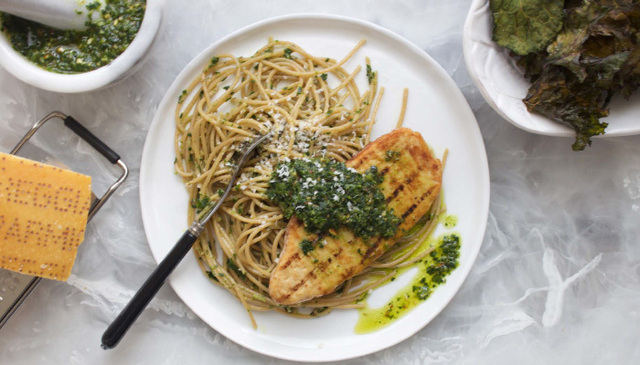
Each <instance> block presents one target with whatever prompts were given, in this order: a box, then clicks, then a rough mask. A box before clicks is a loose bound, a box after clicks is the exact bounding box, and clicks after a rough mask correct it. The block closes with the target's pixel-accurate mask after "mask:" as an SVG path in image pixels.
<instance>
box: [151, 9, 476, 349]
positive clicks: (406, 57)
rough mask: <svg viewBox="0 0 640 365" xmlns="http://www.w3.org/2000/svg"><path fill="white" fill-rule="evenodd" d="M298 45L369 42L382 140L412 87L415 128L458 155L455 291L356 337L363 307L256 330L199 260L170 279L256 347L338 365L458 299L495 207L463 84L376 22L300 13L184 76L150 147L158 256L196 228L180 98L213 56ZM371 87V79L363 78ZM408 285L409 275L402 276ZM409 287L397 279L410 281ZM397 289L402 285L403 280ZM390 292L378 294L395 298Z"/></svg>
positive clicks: (263, 319)
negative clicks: (185, 171)
mask: <svg viewBox="0 0 640 365" xmlns="http://www.w3.org/2000/svg"><path fill="white" fill-rule="evenodd" d="M269 36H273V37H274V38H275V39H286V40H290V41H293V42H296V43H298V44H299V45H301V46H302V47H303V48H305V49H306V50H307V51H309V52H310V53H311V54H314V55H319V56H320V55H321V56H330V57H333V58H336V59H341V58H342V57H343V56H344V55H346V54H347V53H348V51H349V50H351V49H352V48H353V46H354V45H355V44H356V43H357V42H358V41H359V40H360V39H363V38H365V39H366V40H367V43H366V45H365V46H364V47H363V48H362V49H361V50H360V51H358V53H357V54H356V55H355V57H354V58H353V59H352V60H351V61H350V62H349V63H348V64H347V66H346V67H347V69H349V70H352V69H354V68H355V66H356V65H364V62H365V57H366V56H369V57H370V58H371V63H372V67H373V68H374V69H375V70H377V71H378V74H379V80H380V84H381V85H384V86H385V88H386V91H385V95H384V98H383V101H382V104H381V107H380V111H379V118H378V122H377V123H376V125H375V127H374V132H373V134H374V138H375V137H377V136H380V135H381V134H383V133H385V132H387V131H389V130H391V129H392V128H393V126H394V124H395V122H396V120H397V117H398V113H399V111H400V105H401V99H402V90H403V88H404V87H408V88H409V90H410V91H409V105H408V109H407V114H406V118H405V126H407V127H410V128H412V129H414V130H417V131H419V132H421V133H422V135H423V136H424V138H425V139H426V140H427V143H429V144H430V145H431V146H432V147H433V149H434V151H435V153H436V154H437V155H438V156H442V154H443V153H444V150H445V149H449V156H448V159H447V165H446V168H445V174H444V193H445V199H446V204H447V208H448V210H449V212H450V213H451V214H455V215H456V216H457V217H458V225H457V227H456V231H457V232H458V233H459V234H460V236H461V238H462V249H461V257H460V266H459V268H457V269H456V270H455V271H454V272H453V274H452V275H451V276H450V277H449V278H448V281H447V283H446V285H443V286H442V287H440V288H438V289H437V290H436V291H435V293H434V294H433V296H432V297H431V298H429V299H428V300H427V301H426V302H425V303H423V304H422V305H420V306H418V307H417V308H416V309H414V310H413V311H412V312H410V313H409V314H407V315H406V316H404V317H402V318H401V319H399V320H397V321H396V322H394V323H393V324H392V325H390V326H388V327H386V328H384V329H381V330H379V331H377V332H374V333H371V334H366V335H356V334H354V326H355V323H356V320H357V318H358V313H357V311H355V310H342V311H334V312H332V313H331V314H329V315H327V316H324V317H320V318H314V319H295V318H291V317H287V316H284V315H281V314H278V313H274V312H265V313H254V315H255V316H256V320H257V322H258V329H257V330H254V329H253V328H252V327H251V323H250V321H249V317H248V315H247V313H246V312H245V310H244V308H243V307H242V305H240V303H239V302H238V301H237V300H236V299H235V297H233V296H231V295H230V294H229V293H227V292H226V291H225V290H223V289H221V288H218V287H216V286H214V285H213V284H212V283H210V282H209V280H208V279H207V278H206V277H205V275H204V274H203V273H202V272H201V270H200V268H199V267H198V265H197V263H196V259H195V257H194V256H193V255H191V254H190V255H187V257H186V259H185V261H184V262H182V263H181V264H180V266H179V267H178V268H177V269H176V271H175V272H174V273H173V274H172V275H171V277H170V280H169V282H170V283H171V286H172V287H173V289H174V290H175V291H176V293H177V294H178V295H179V296H180V298H182V300H184V302H185V303H186V304H187V305H188V306H189V307H190V308H191V309H192V310H193V311H194V312H195V313H196V314H197V315H198V316H200V317H201V318H202V319H203V320H204V321H205V322H207V323H208V324H209V325H210V326H211V327H213V328H214V329H215V330H217V331H218V332H220V333H221V334H223V335H224V336H226V337H228V338H229V339H231V340H233V341H235V342H237V343H238V344H240V345H242V346H245V347H247V348H249V349H251V350H254V351H257V352H260V353H263V354H266V355H270V356H274V357H279V358H283V359H289V360H299V361H331V360H340V359H346V358H351V357H356V356H361V355H365V354H368V353H371V352H374V351H377V350H381V349H384V348H386V347H389V346H391V345H394V344H396V343H398V342H400V341H402V340H404V339H406V338H407V337H409V336H411V335H412V334H414V333H415V332H417V331H418V330H420V329H421V328H422V327H424V326H425V325H426V324H427V323H429V321H431V320H432V319H433V318H434V317H435V316H436V315H437V314H438V313H439V312H440V311H441V310H442V309H443V308H444V307H445V306H446V304H447V303H448V302H449V300H450V299H451V298H452V297H453V295H454V294H455V293H456V291H457V290H458V288H459V287H460V285H462V282H463V281H464V279H465V277H466V276H467V274H468V272H469V270H470V268H471V266H472V265H473V262H474V260H475V258H476V256H477V253H478V250H479V249H480V245H481V244H482V239H483V235H484V230H485V225H486V219H487V214H488V207H489V172H488V165H487V159H486V152H485V149H484V144H483V141H482V137H481V135H480V131H479V129H478V126H477V123H476V120H475V118H474V115H473V113H472V112H471V109H470V108H469V106H468V104H467V102H466V100H465V99H464V97H463V95H462V93H461V92H460V91H459V90H458V88H457V87H456V85H455V84H454V82H453V81H452V80H451V78H449V76H448V75H447V74H446V73H445V72H444V70H443V69H442V68H441V67H440V66H439V65H437V64H436V62H434V61H433V60H432V59H431V58H430V57H429V56H428V55H427V54H425V53H424V52H423V51H421V50H420V49H418V48H417V47H416V46H414V45H412V44H411V43H409V42H408V41H406V40H405V39H403V38H401V37H399V36H397V35H395V34H393V33H391V32H389V31H388V30H385V29H382V28H380V27H378V26H375V25H373V24H369V23H365V22H362V21H359V20H353V19H347V18H342V17H337V16H328V15H294V16H286V17H280V18H275V19H271V20H267V21H263V22H260V23H257V24H255V25H252V26H249V27H247V28H244V29H242V30H240V31H238V32H235V33H233V34H231V35H229V36H227V37H225V38H223V39H221V40H220V41H218V42H216V43H215V44H213V45H211V46H210V47H209V48H207V49H206V50H205V51H203V52H202V53H201V54H200V55H199V56H197V57H196V58H195V59H194V60H193V61H191V63H189V64H188V65H187V66H186V68H185V69H184V70H183V71H182V72H181V73H180V75H179V76H178V77H177V79H176V80H175V81H174V83H173V85H172V86H171V87H170V89H169V90H168V92H167V94H166V95H165V97H164V99H163V100H162V102H161V103H160V106H159V109H158V112H157V114H156V116H155V118H154V120H153V122H152V124H151V127H150V130H149V134H148V136H147V140H146V142H145V146H144V152H143V156H142V167H141V172H140V201H141V205H142V218H143V222H144V227H145V231H146V234H147V238H148V240H149V245H150V247H151V251H152V253H153V255H154V257H155V259H156V261H160V260H161V259H162V258H163V257H164V256H165V255H166V254H167V252H169V250H170V248H171V247H172V246H173V245H174V244H175V242H176V240H177V239H178V238H179V237H180V235H181V234H182V233H183V231H184V230H185V229H186V228H187V226H188V222H187V204H188V199H187V193H186V191H185V188H184V187H183V185H182V182H181V181H180V179H179V178H178V177H176V175H175V174H174V172H173V171H174V170H173V160H174V152H173V135H174V120H173V115H174V108H175V106H176V101H177V100H178V96H179V94H180V92H181V91H182V90H183V89H184V88H185V87H186V85H187V84H189V83H190V82H191V80H192V79H193V78H195V77H196V76H197V75H198V74H199V73H200V72H201V70H202V69H203V68H204V67H205V66H206V65H207V64H208V62H209V60H210V58H211V57H212V56H213V55H216V54H219V53H222V52H229V53H232V54H235V55H238V56H241V55H244V56H248V55H252V54H253V53H254V52H255V51H256V50H257V49H258V48H260V47H261V46H263V45H264V44H266V42H267V38H268V37H269ZM358 82H359V83H360V84H361V87H362V88H364V87H365V85H366V77H365V75H364V72H362V73H361V75H358ZM401 279H402V278H401ZM400 281H402V280H396V282H400ZM396 282H394V283H396ZM394 292H395V290H394V289H393V288H389V287H384V288H379V289H378V290H376V291H375V293H374V295H373V296H372V298H371V299H372V300H373V299H374V297H376V296H379V298H382V297H383V296H384V295H388V296H390V295H392V294H393V293H394Z"/></svg>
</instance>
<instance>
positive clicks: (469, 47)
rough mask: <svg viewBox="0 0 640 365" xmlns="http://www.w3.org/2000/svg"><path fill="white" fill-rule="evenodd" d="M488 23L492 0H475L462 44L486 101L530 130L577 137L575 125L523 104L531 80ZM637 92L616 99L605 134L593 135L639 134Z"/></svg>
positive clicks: (473, 77)
mask: <svg viewBox="0 0 640 365" xmlns="http://www.w3.org/2000/svg"><path fill="white" fill-rule="evenodd" d="M489 22H491V15H490V10H489V0H472V2H471V6H470V8H469V12H468V14H467V18H466V21H465V24H464V29H463V37H462V47H463V52H464V59H465V64H466V66H467V70H468V72H469V75H470V76H471V79H472V80H473V82H474V84H475V85H476V87H477V88H478V90H479V91H480V93H481V94H482V96H483V97H484V99H485V101H486V102H487V103H488V104H489V105H490V106H491V107H492V108H493V109H494V110H495V111H496V112H497V113H498V114H499V115H500V116H501V117H502V118H504V119H506V120H507V121H508V122H509V123H511V124H513V125H514V126H516V127H518V128H520V129H523V130H525V131H527V132H531V133H535V134H540V135H547V136H556V137H574V136H575V132H574V130H573V128H571V127H569V126H567V125H564V124H561V123H559V122H557V121H554V120H551V119H549V118H547V117H544V116H542V115H539V114H536V113H529V111H528V110H527V108H526V107H525V106H524V104H523V103H522V98H524V97H525V96H526V94H527V89H528V88H529V82H528V81H527V80H526V79H525V78H524V76H523V75H522V72H521V71H520V70H518V69H517V67H516V66H515V64H514V63H513V62H512V60H511V57H510V56H509V55H508V54H507V52H506V51H505V50H503V49H502V48H501V47H500V46H498V45H497V44H495V43H494V42H493V41H492V40H491V34H490V33H491V26H492V25H490V23H489ZM489 63H492V64H489ZM496 63H499V64H500V71H492V69H491V67H492V66H493V65H494V64H496ZM638 94H639V93H636V95H633V96H632V98H631V100H629V101H623V100H622V98H621V97H618V98H614V101H613V103H612V105H611V107H610V112H611V114H610V115H609V116H608V117H607V118H603V119H602V121H603V122H607V123H609V126H608V127H607V129H606V134H604V135H600V136H596V137H594V138H604V137H616V136H628V135H635V134H639V133H640V123H636V119H637V118H636V117H634V116H635V115H637V114H638V112H640V106H639V105H636V104H637V102H638V101H639V100H640V95H638ZM634 103H635V104H634Z"/></svg>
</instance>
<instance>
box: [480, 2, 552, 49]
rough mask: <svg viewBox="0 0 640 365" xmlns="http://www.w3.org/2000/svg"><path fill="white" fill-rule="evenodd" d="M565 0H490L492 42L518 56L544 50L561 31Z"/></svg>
mask: <svg viewBox="0 0 640 365" xmlns="http://www.w3.org/2000/svg"><path fill="white" fill-rule="evenodd" d="M563 4H564V0H491V4H490V5H491V12H492V13H493V19H494V22H495V24H496V27H495V29H494V32H493V40H494V41H495V42H496V43H498V44H499V45H501V46H502V47H506V48H508V49H510V50H511V51H513V53H515V54H517V55H521V56H523V55H526V54H528V53H531V52H538V51H541V50H542V49H544V47H546V45H547V44H549V42H551V41H552V40H553V39H554V38H555V36H556V34H558V32H559V31H560V29H561V28H562V6H563Z"/></svg>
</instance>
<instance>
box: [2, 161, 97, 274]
mask: <svg viewBox="0 0 640 365" xmlns="http://www.w3.org/2000/svg"><path fill="white" fill-rule="evenodd" d="M90 204H91V177H90V176H86V175H83V174H79V173H77V172H73V171H69V170H65V169H61V168H58V167H54V166H50V165H45V164H42V163H39V162H36V161H32V160H28V159H24V158H20V157H17V156H13V155H8V154H4V153H0V242H1V243H0V267H2V268H4V269H8V270H12V271H16V272H19V273H22V274H27V275H34V276H40V277H45V278H50V279H55V280H67V278H68V277H69V275H70V274H71V268H72V267H73V263H74V261H75V257H76V253H77V250H78V246H79V245H80V244H81V243H82V241H83V240H84V232H85V228H86V225H87V217H88V212H89V206H90Z"/></svg>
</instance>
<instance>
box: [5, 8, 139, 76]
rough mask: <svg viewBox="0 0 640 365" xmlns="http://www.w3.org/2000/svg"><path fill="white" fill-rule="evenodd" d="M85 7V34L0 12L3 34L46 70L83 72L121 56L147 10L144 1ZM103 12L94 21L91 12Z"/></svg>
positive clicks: (17, 49) (15, 47) (20, 50)
mask: <svg viewBox="0 0 640 365" xmlns="http://www.w3.org/2000/svg"><path fill="white" fill-rule="evenodd" d="M99 6H100V3H98V2H97V1H96V2H91V3H89V4H87V5H86V6H85V8H86V10H87V11H86V12H84V13H86V14H87V21H86V23H85V24H86V26H87V29H86V30H83V31H73V30H60V29H54V28H51V27H48V26H46V25H42V24H38V23H35V22H32V21H29V20H26V19H22V18H19V17H16V16H13V15H9V14H5V13H0V21H1V22H2V31H3V32H4V33H5V35H6V36H7V38H8V39H9V40H10V42H11V45H12V47H13V49H15V50H16V51H18V52H19V53H20V54H22V55H23V56H24V57H25V58H27V59H28V60H29V61H31V62H33V63H35V64H36V65H38V66H40V67H42V68H43V69H45V70H48V71H52V72H57V73H80V72H87V71H91V70H94V69H96V68H99V67H102V66H105V65H107V64H108V63H110V62H111V61H113V60H114V59H115V58H116V57H118V56H119V55H120V54H121V53H122V52H124V50H125V49H126V48H127V47H128V46H129V44H130V43H131V42H132V41H133V38H134V37H135V36H136V34H137V33H138V29H140V25H141V24H142V18H143V16H144V11H145V8H146V5H145V1H142V0H107V1H105V4H104V7H103V8H102V9H100V10H98V8H99ZM96 11H100V13H101V16H100V17H99V18H98V19H96V20H93V19H92V18H91V13H92V12H96Z"/></svg>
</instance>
